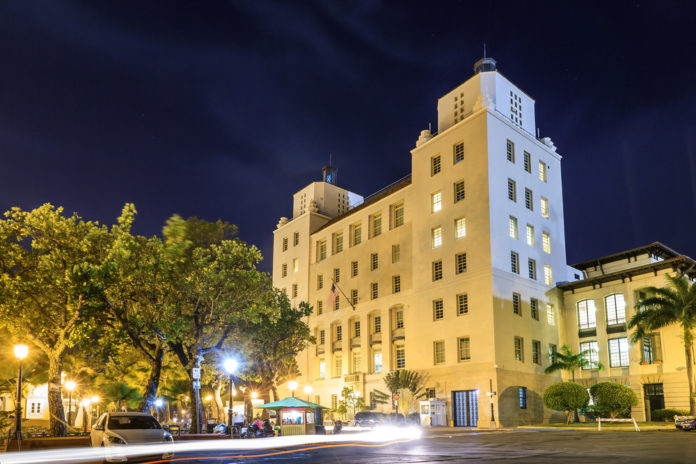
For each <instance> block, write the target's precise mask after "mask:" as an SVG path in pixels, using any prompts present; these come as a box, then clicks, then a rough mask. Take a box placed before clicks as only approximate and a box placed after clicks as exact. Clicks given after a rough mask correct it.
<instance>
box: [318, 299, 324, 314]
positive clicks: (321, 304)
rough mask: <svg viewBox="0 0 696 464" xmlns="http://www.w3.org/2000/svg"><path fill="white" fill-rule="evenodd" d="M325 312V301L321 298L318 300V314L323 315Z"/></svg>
mask: <svg viewBox="0 0 696 464" xmlns="http://www.w3.org/2000/svg"><path fill="white" fill-rule="evenodd" d="M323 313H324V302H323V301H321V300H319V301H317V315H318V316H319V315H321V314H323Z"/></svg>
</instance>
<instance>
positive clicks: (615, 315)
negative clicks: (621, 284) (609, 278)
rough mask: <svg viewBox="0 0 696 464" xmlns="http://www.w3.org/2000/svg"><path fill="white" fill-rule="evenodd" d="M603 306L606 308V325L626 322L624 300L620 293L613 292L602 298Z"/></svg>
mask: <svg viewBox="0 0 696 464" xmlns="http://www.w3.org/2000/svg"><path fill="white" fill-rule="evenodd" d="M604 306H605V307H606V309H607V325H608V326H609V325H619V324H625V323H626V302H625V301H624V296H623V294H621V293H614V294H613V295H609V296H608V297H606V298H604Z"/></svg>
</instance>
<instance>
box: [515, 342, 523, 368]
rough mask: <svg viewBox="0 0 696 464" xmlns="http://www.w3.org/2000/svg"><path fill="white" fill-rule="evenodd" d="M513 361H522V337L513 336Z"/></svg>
mask: <svg viewBox="0 0 696 464" xmlns="http://www.w3.org/2000/svg"><path fill="white" fill-rule="evenodd" d="M515 361H521V362H524V340H523V339H522V337H515Z"/></svg>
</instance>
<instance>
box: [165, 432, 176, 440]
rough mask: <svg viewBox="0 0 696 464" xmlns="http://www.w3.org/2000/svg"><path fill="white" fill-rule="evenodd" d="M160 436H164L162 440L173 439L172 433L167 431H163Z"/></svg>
mask: <svg viewBox="0 0 696 464" xmlns="http://www.w3.org/2000/svg"><path fill="white" fill-rule="evenodd" d="M162 438H164V441H174V437H172V434H171V433H169V432H164V435H162Z"/></svg>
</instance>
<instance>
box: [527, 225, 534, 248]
mask: <svg viewBox="0 0 696 464" xmlns="http://www.w3.org/2000/svg"><path fill="white" fill-rule="evenodd" d="M527 245H529V246H534V226H530V225H529V224H527Z"/></svg>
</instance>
